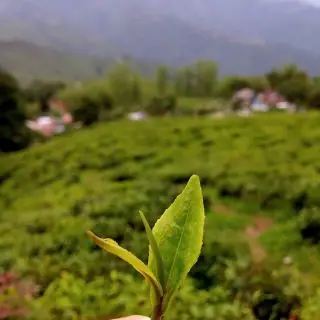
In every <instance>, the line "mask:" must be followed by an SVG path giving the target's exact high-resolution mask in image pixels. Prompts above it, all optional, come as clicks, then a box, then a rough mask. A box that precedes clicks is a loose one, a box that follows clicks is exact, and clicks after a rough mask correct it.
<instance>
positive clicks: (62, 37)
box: [0, 0, 320, 75]
mask: <svg viewBox="0 0 320 320" xmlns="http://www.w3.org/2000/svg"><path fill="white" fill-rule="evenodd" d="M74 8H77V9H76V10H74ZM231 9H232V10H231ZM300 9H301V10H300ZM300 19H301V20H300ZM308 19H309V20H310V21H309V20H308ZM302 21H303V22H302ZM319 21H320V10H319V9H316V8H313V7H312V6H311V5H307V4H300V3H299V2H297V1H294V0H292V1H291V2H290V1H276V0H273V1H271V0H269V1H267V0H241V1H240V0H223V1H222V0H197V1H195V0H190V1H188V3H185V2H182V1H181V0H177V1H174V2H172V1H169V0H163V1H160V0H153V1H145V0H122V1H120V2H119V1H115V0H109V1H101V0H92V1H85V0H68V2H65V1H62V0H56V1H49V2H44V1H41V0H28V1H26V0H20V1H19V0H16V1H11V0H10V1H9V0H2V1H1V4H0V39H14V38H19V39H24V40H26V41H30V42H32V43H36V44H38V45H43V46H50V47H53V48H55V49H57V50H60V51H62V52H69V53H71V54H77V55H80V56H81V55H85V56H87V55H89V56H94V57H100V58H104V57H119V55H122V54H125V55H129V56H132V57H135V58H138V59H140V60H142V61H144V60H147V61H154V62H155V63H159V62H161V63H167V64H171V65H181V64H186V63H189V62H192V61H194V60H199V59H203V58H206V59H208V58H209V59H213V60H216V61H217V62H218V63H219V66H220V69H221V73H222V74H259V73H261V72H266V71H267V70H269V69H270V68H271V67H273V66H275V65H280V64H283V63H291V62H293V63H296V64H299V65H300V66H301V67H303V68H305V69H307V70H308V71H309V72H310V73H311V74H314V75H315V74H319V73H320V47H319V50H318V45H317V41H314V39H312V37H311V36H310V35H312V34H313V33H314V32H316V31H317V30H320V22H319ZM298 22H301V23H299V25H298ZM308 35H309V36H308ZM296 36H297V39H299V40H296V41H294V38H295V37H296ZM286 39H287V40H286ZM302 40H303V41H302ZM299 43H301V45H299ZM76 60H78V59H76ZM85 65H87V64H86V63H84V64H83V65H82V66H81V67H82V68H85V69H86V67H85ZM90 65H91V63H90ZM63 69H64V68H63ZM89 69H90V70H91V68H89ZM85 73H86V72H85Z"/></svg>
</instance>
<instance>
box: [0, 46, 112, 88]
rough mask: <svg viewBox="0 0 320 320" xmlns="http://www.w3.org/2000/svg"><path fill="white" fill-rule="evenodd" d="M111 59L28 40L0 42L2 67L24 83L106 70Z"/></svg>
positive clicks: (89, 75)
mask: <svg viewBox="0 0 320 320" xmlns="http://www.w3.org/2000/svg"><path fill="white" fill-rule="evenodd" d="M111 63H112V60H103V61H99V60H95V59H93V58H87V57H82V56H77V55H72V54H67V53H63V52H59V51H57V50H54V49H52V48H49V47H42V46H38V45H34V44H31V43H28V42H25V41H1V42H0V66H3V67H4V68H5V69H7V70H8V71H10V72H11V73H12V74H14V76H15V77H17V79H19V81H20V82H21V83H22V84H26V83H28V82H29V81H31V80H32V79H43V80H64V81H75V80H84V79H90V78H95V77H98V76H101V75H103V74H104V73H105V71H106V70H107V68H108V67H109V65H110V64H111Z"/></svg>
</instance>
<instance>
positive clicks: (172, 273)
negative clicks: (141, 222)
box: [149, 175, 204, 311]
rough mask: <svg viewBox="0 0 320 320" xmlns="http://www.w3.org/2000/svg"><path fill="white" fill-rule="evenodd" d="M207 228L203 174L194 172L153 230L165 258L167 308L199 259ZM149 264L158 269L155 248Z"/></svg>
mask: <svg viewBox="0 0 320 320" xmlns="http://www.w3.org/2000/svg"><path fill="white" fill-rule="evenodd" d="M203 228H204V207H203V197H202V191H201V186H200V180H199V177H198V176H195V175H194V176H192V177H191V178H190V180H189V182H188V184H187V186H186V187H185V189H184V190H183V192H182V193H181V194H180V195H179V196H178V197H177V198H176V200H175V201H174V203H173V204H172V205H171V206H170V207H169V208H168V209H167V210H166V211H165V212H164V214H163V215H162V216H161V218H160V219H159V220H158V221H157V223H156V224H155V226H154V228H153V230H152V231H153V235H154V237H155V239H156V241H157V243H158V246H159V248H160V252H161V256H162V257H163V266H164V278H165V280H164V283H165V284H164V286H163V290H164V306H163V310H164V311H165V310H166V308H167V306H168V305H169V303H170V300H171V299H172V297H173V296H174V294H175V292H176V290H177V289H178V288H179V286H180V285H181V284H182V282H183V281H184V279H185V278H186V276H187V274H188V272H189V271H190V269H191V268H192V266H193V265H194V264H195V263H196V261H197V259H198V258H199V255H200V251H201V247H202V242H203ZM149 266H150V268H151V270H152V271H155V270H156V268H157V267H156V257H155V254H154V253H153V251H152V250H150V251H149Z"/></svg>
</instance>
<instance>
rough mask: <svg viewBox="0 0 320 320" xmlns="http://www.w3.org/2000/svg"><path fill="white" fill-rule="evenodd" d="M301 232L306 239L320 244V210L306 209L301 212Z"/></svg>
mask: <svg viewBox="0 0 320 320" xmlns="http://www.w3.org/2000/svg"><path fill="white" fill-rule="evenodd" d="M300 220H301V221H300V233H301V236H302V238H303V239H304V240H306V241H308V242H310V243H312V244H320V210H319V209H318V208H313V209H305V210H303V211H302V213H301V219H300Z"/></svg>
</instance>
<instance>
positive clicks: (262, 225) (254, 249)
mask: <svg viewBox="0 0 320 320" xmlns="http://www.w3.org/2000/svg"><path fill="white" fill-rule="evenodd" d="M273 223H274V222H273V220H272V219H271V218H268V217H256V218H255V219H254V223H253V225H250V226H248V227H247V228H246V229H245V231H244V232H245V235H246V237H247V239H248V242H249V245H250V249H251V254H252V258H253V261H254V262H255V263H261V262H262V261H263V260H264V259H265V258H266V257H267V253H266V251H265V249H264V248H263V246H262V245H261V244H260V242H259V239H258V238H259V236H260V235H261V234H262V233H263V232H265V231H267V230H268V229H270V228H271V227H272V225H273Z"/></svg>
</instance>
